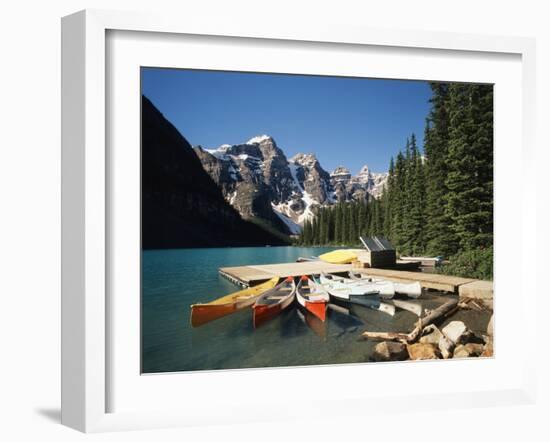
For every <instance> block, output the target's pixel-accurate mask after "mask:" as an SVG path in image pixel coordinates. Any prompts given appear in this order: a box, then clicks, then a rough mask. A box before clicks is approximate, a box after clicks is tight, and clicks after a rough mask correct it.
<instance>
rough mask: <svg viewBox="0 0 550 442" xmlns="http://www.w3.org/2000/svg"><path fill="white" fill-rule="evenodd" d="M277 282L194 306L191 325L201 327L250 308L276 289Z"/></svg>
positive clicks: (270, 281) (277, 279) (272, 281)
mask: <svg viewBox="0 0 550 442" xmlns="http://www.w3.org/2000/svg"><path fill="white" fill-rule="evenodd" d="M277 282H279V277H275V278H272V279H270V280H269V281H266V282H264V283H263V284H259V285H256V286H254V287H249V288H247V289H244V290H240V291H238V292H235V293H231V294H229V295H226V296H223V297H221V298H218V299H216V300H214V301H211V302H208V303H205V304H192V305H191V325H192V326H193V327H199V326H201V325H203V324H206V323H208V322H210V321H214V320H215V319H219V318H222V317H224V316H227V315H230V314H231V313H234V312H236V311H239V310H242V309H244V308H246V307H250V306H251V305H252V304H254V302H255V301H256V299H257V298H258V296H260V295H261V294H262V293H263V292H265V291H266V290H269V289H272V288H273V287H275V286H276V285H277Z"/></svg>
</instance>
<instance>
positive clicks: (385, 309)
mask: <svg viewBox="0 0 550 442" xmlns="http://www.w3.org/2000/svg"><path fill="white" fill-rule="evenodd" d="M332 276H333V275H325V274H321V277H320V285H321V286H322V287H323V288H325V290H326V291H327V292H328V293H329V294H330V296H332V297H333V298H334V299H337V300H339V301H343V302H348V303H351V304H357V305H361V306H363V307H368V308H371V309H373V310H378V311H380V312H382V313H386V314H387V315H390V316H393V315H394V314H395V306H393V305H390V304H387V303H385V302H381V300H380V298H381V296H380V292H379V291H378V290H376V289H374V288H373V287H372V284H370V283H369V284H370V285H369V286H367V285H366V284H355V283H354V282H353V281H352V282H351V283H350V282H346V281H342V278H340V279H338V277H336V279H333V278H332Z"/></svg>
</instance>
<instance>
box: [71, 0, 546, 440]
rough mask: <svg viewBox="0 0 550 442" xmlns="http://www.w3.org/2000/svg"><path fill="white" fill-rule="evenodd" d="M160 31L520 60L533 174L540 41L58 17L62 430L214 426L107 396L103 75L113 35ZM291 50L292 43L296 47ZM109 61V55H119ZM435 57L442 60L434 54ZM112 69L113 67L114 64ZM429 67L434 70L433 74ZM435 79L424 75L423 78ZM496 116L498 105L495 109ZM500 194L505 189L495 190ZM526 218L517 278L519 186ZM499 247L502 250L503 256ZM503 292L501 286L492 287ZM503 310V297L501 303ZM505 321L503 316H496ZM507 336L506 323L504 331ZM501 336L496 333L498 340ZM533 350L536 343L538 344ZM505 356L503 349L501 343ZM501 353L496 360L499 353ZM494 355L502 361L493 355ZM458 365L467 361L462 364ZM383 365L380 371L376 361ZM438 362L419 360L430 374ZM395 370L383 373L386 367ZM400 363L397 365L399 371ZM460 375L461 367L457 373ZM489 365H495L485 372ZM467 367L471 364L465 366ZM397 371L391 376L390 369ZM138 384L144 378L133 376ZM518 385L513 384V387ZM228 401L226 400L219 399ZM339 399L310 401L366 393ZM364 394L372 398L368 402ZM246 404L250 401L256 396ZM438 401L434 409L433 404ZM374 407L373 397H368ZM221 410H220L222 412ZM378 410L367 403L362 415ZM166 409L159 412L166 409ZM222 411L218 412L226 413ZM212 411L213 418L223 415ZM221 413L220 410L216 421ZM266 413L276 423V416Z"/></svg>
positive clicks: (524, 252) (344, 405)
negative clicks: (123, 404) (116, 406)
mask: <svg viewBox="0 0 550 442" xmlns="http://www.w3.org/2000/svg"><path fill="white" fill-rule="evenodd" d="M112 31H115V32H140V33H157V34H155V35H157V36H158V35H165V36H168V35H170V36H174V35H176V36H180V37H183V38H185V36H186V35H187V36H217V37H220V38H238V39H249V40H250V39H255V40H256V41H265V40H269V41H271V42H273V44H276V43H277V42H285V45H286V47H288V45H290V46H292V44H296V45H297V44H299V43H304V42H307V43H309V44H313V45H315V44H329V45H333V44H337V45H338V47H339V48H346V47H363V46H364V47H367V46H368V47H376V48H378V50H380V51H384V50H385V49H387V50H390V49H391V48H401V49H402V50H403V51H407V50H414V49H425V50H430V51H432V53H435V52H438V53H441V54H445V53H447V54H448V53H462V52H467V53H470V54H475V56H476V57H477V58H478V59H479V60H483V57H484V55H487V56H488V55H489V54H503V55H510V56H515V57H520V64H521V141H520V142H521V145H522V149H521V159H522V167H523V169H522V173H523V174H524V176H529V174H530V171H532V170H533V169H534V165H533V162H534V156H535V144H534V121H535V119H534V106H535V78H534V77H535V45H534V41H533V40H532V39H527V38H518V37H492V36H479V35H465V34H451V33H427V32H416V31H404V30H400V31H388V30H377V29H363V28H349V27H345V26H327V24H319V25H313V24H308V25H306V26H304V25H303V24H302V25H300V26H293V25H284V24H281V23H277V24H269V22H262V23H250V22H249V23H244V22H243V23H238V22H235V21H232V22H231V23H224V22H214V21H209V20H200V19H196V20H193V21H187V22H185V24H182V22H181V21H180V20H178V19H177V18H174V17H166V16H153V15H151V14H141V13H139V14H138V13H126V12H112V11H100V10H87V11H81V12H78V13H76V14H73V15H70V16H67V17H65V18H63V21H62V55H63V59H62V123H63V128H62V423H63V424H65V425H67V426H70V427H72V428H76V429H78V430H80V431H85V432H96V431H110V430H121V429H138V428H156V427H166V426H186V425H205V424H207V423H208V421H209V418H208V416H206V415H205V413H204V409H203V408H201V407H200V406H198V407H197V408H196V410H195V411H194V412H191V411H190V410H189V409H185V407H182V410H180V411H177V410H172V411H166V410H162V409H160V410H159V411H156V412H153V411H146V410H134V411H125V410H124V411H117V410H115V411H113V410H111V408H112V407H111V406H110V404H109V393H110V391H111V389H113V384H112V377H110V376H109V373H110V370H111V369H112V366H111V365H112V363H113V360H114V359H115V358H114V355H113V352H112V351H113V350H112V347H111V345H110V339H108V338H109V330H108V329H109V327H110V326H112V321H116V317H115V316H113V315H112V312H111V303H110V302H111V301H110V299H109V291H110V290H112V287H113V286H112V276H113V275H111V274H110V273H109V272H110V271H111V270H110V269H111V267H110V266H109V259H110V255H109V253H110V249H109V244H110V242H111V241H113V238H112V237H111V236H110V235H111V234H112V233H113V232H116V230H111V229H109V227H108V226H109V222H110V211H111V209H112V202H113V201H116V200H112V199H111V196H110V194H109V190H110V188H109V184H108V181H109V179H110V175H109V173H108V171H109V167H110V166H109V155H108V146H107V139H108V135H109V134H108V133H107V131H106V121H107V119H108V118H109V112H110V110H109V109H108V107H107V102H108V100H107V98H106V97H107V93H109V89H108V83H107V78H106V72H107V70H106V68H107V63H109V60H108V59H107V56H108V55H109V52H108V50H107V47H108V45H107V41H106V39H107V35H108V33H109V32H112ZM294 42H295V43H294ZM111 55H112V54H111ZM436 56H437V54H436ZM111 61H112V60H111ZM426 69H429V67H426ZM426 75H428V72H427V73H426ZM138 92H139V91H138ZM497 110H498V108H497ZM497 191H498V190H497ZM518 195H519V196H520V197H521V198H522V200H523V203H524V205H525V211H524V212H522V215H521V222H522V227H521V244H522V246H521V248H520V251H519V253H520V257H519V259H520V262H521V266H520V267H521V272H523V274H524V275H525V274H526V273H525V272H527V263H528V261H527V257H528V256H529V255H530V254H531V255H534V254H533V248H534V244H535V241H534V238H535V232H536V229H535V228H534V224H533V223H534V222H535V219H536V213H535V212H534V211H535V209H534V208H535V206H536V203H535V202H533V198H535V196H534V195H535V194H534V193H527V192H526V191H524V189H520V190H519V193H518ZM499 253H502V249H501V251H500V252H499V248H498V247H496V255H497V257H498V254H499ZM496 284H497V285H496V287H497V288H496V290H497V293H498V290H499V289H500V287H499V286H498V279H497V281H496ZM519 288H520V290H521V292H522V296H521V297H518V300H517V303H518V304H519V305H521V307H522V309H524V310H527V308H528V305H529V304H530V303H533V302H536V299H535V296H536V290H535V281H534V280H533V279H532V278H531V279H530V278H525V277H524V278H522V279H521V286H520V287H519ZM497 305H498V300H497ZM497 318H498V315H497ZM520 320H521V321H523V323H522V325H523V333H524V337H529V336H531V337H533V336H534V331H535V324H534V322H533V321H527V320H526V318H525V317H523V318H520ZM498 321H499V319H497V327H501V328H500V329H501V330H504V329H505V327H506V324H504V323H502V324H498ZM496 336H497V338H496V339H498V332H497V334H496ZM532 342H534V340H533V341H532ZM496 344H497V352H498V341H497V342H496ZM497 354H498V353H497ZM497 359H498V356H497ZM459 363H460V362H459ZM377 365H378V364H377ZM430 365H433V364H429V363H428V364H426V363H420V364H418V366H419V367H422V368H421V369H422V370H430V369H433V367H432V368H430ZM521 365H522V370H523V371H522V373H520V374H518V378H517V379H514V382H511V383H510V384H503V385H502V388H492V389H490V390H483V389H482V388H479V389H477V390H475V391H467V390H463V391H458V392H454V393H449V392H447V393H443V394H432V393H429V394H425V395H419V394H413V395H409V396H408V397H404V396H403V395H400V394H399V392H398V391H392V392H391V394H387V395H383V396H377V401H376V409H377V411H380V410H382V411H383V410H391V409H394V410H395V409H406V408H407V407H408V406H410V404H414V406H415V408H416V409H425V410H431V409H435V408H439V407H441V406H445V407H447V408H448V407H468V406H470V404H471V403H472V400H475V401H477V404H478V405H487V406H488V405H497V404H502V403H505V404H522V403H533V401H534V397H535V367H534V361H529V360H525V361H521ZM361 367H363V366H361V365H356V366H354V367H352V368H349V369H347V368H343V367H330V368H318V369H317V370H325V371H324V373H325V374H326V373H333V372H334V370H347V371H346V373H349V375H350V376H357V373H358V371H359V370H362V368H361ZM388 367H390V366H386V368H384V366H382V368H380V369H377V370H378V371H377V373H382V372H381V371H380V370H390V368H388ZM392 367H395V365H393V366H392ZM455 368H456V367H455ZM488 368H490V367H488ZM459 369H461V370H468V369H469V368H467V366H466V365H462V366H461V367H459ZM392 370H393V369H392ZM135 375H137V376H139V373H135ZM290 375H292V376H293V377H299V376H300V373H299V371H294V372H292V373H291V372H290V371H288V370H287V371H285V370H273V371H270V370H256V371H254V372H253V374H251V375H250V376H256V377H263V378H265V377H266V376H274V377H276V376H279V378H280V379H286V380H288V379H289V376H290ZM208 376H210V377H212V378H214V376H216V378H215V379H217V380H218V381H219V380H220V377H223V376H227V377H229V376H231V377H239V378H240V379H243V378H245V377H246V376H248V375H247V374H246V371H242V370H241V371H238V372H237V371H233V372H232V373H225V374H224V373H218V374H215V375H214V374H213V373H202V374H201V375H200V377H199V376H197V377H195V378H194V382H195V383H196V382H200V381H201V380H202V381H204V380H205V379H206V378H207V377H208ZM516 381H517V382H516ZM162 382H163V384H165V385H164V387H166V386H170V384H171V383H175V382H176V377H175V376H174V377H164V379H163V380H162ZM221 394H222V396H223V394H224V393H223V392H222V393H221ZM361 394H363V393H361V391H359V393H358V396H346V395H341V396H339V395H338V393H336V394H333V396H332V397H329V398H327V399H319V398H314V399H312V400H311V402H310V403H309V406H310V407H313V408H315V409H319V410H321V409H322V407H323V406H326V404H327V401H335V403H336V402H337V403H338V404H339V407H338V409H339V412H338V413H339V414H342V415H343V414H344V413H347V414H354V413H357V411H354V410H356V409H357V407H355V405H357V403H358V401H359V400H360V399H361V398H362V397H363V396H361ZM364 397H365V398H366V396H364ZM246 400H247V399H246V398H234V399H233V398H229V397H222V398H221V400H220V404H219V405H218V408H220V407H221V406H222V405H221V404H222V403H223V401H226V402H227V401H228V402H231V401H235V409H236V410H238V409H239V406H241V407H242V408H243V409H244V408H246V405H247V402H246ZM248 400H249V401H250V399H248ZM434 401H435V402H434ZM371 402H372V401H371ZM215 407H216V406H214V408H215ZM369 407H370V408H374V405H369V404H366V405H365V404H362V405H361V413H365V412H366V410H368V409H369ZM160 408H162V407H160ZM218 411H219V410H218ZM216 413H217V412H216V410H213V411H212V410H211V413H210V418H211V417H212V415H214V416H216V415H217V414H216ZM219 414H220V415H221V413H219ZM268 414H269V416H268ZM292 416H295V410H294V409H293V408H292V406H289V407H288V408H287V409H283V410H281V409H280V408H279V409H277V408H274V409H270V408H264V409H257V410H255V411H254V413H252V414H247V415H243V414H242V413H241V414H239V413H238V412H236V413H235V415H230V416H228V417H227V419H228V420H227V422H247V421H261V420H266V419H270V420H272V419H284V418H287V417H292Z"/></svg>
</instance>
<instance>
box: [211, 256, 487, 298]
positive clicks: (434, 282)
mask: <svg viewBox="0 0 550 442" xmlns="http://www.w3.org/2000/svg"><path fill="white" fill-rule="evenodd" d="M352 269H353V270H354V271H356V272H360V273H364V274H366V275H368V276H372V277H379V278H383V279H387V280H390V281H396V282H416V281H418V282H420V285H421V286H422V287H423V288H425V289H433V290H441V291H444V292H449V293H455V294H458V293H459V291H460V293H461V295H462V294H463V293H472V294H474V295H475V296H476V297H484V298H489V297H490V298H492V297H493V284H492V282H490V281H479V280H477V279H470V278H459V277H457V276H449V275H440V274H435V273H423V272H409V271H402V270H396V269H373V268H369V269H356V268H353V267H352V265H351V264H330V263H327V262H323V261H308V262H290V263H284V264H266V265H250V266H239V267H222V268H220V269H219V272H220V275H222V276H223V277H225V278H227V279H229V280H230V281H232V282H234V283H235V284H239V285H241V286H245V287H246V286H250V285H256V284H259V283H260V282H264V281H267V280H268V279H271V278H273V277H274V276H279V277H280V278H286V277H287V276H293V277H298V276H301V275H318V274H319V273H321V272H326V273H335V274H346V273H347V272H349V271H350V270H352ZM470 287H471V288H472V290H469V288H470ZM474 289H475V293H474ZM470 296H472V295H470Z"/></svg>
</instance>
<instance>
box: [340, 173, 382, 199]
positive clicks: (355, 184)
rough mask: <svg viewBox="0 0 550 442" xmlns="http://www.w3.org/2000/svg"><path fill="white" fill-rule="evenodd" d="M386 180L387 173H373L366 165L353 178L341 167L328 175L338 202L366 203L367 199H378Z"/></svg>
mask: <svg viewBox="0 0 550 442" xmlns="http://www.w3.org/2000/svg"><path fill="white" fill-rule="evenodd" d="M387 180H388V174H387V173H373V172H371V171H370V170H369V167H368V166H367V165H365V166H363V167H362V168H361V170H360V171H359V173H358V174H357V175H355V176H352V175H351V173H350V171H349V170H348V169H346V168H345V167H343V166H339V167H337V168H336V169H334V171H333V172H332V173H331V174H330V181H331V184H332V186H333V187H334V191H335V194H336V199H337V200H338V201H351V200H353V201H363V200H367V201H368V199H369V198H380V196H381V195H382V192H383V191H384V186H385V185H386V182H387Z"/></svg>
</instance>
